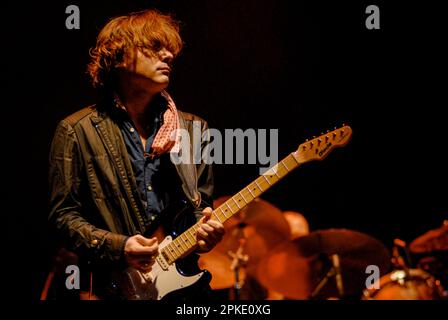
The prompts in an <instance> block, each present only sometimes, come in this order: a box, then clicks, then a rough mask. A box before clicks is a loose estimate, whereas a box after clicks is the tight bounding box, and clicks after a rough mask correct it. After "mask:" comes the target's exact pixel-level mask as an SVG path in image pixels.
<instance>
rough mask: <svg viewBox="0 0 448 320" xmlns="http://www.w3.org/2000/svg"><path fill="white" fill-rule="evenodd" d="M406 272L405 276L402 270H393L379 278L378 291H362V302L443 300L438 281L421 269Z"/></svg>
mask: <svg viewBox="0 0 448 320" xmlns="http://www.w3.org/2000/svg"><path fill="white" fill-rule="evenodd" d="M408 272H409V274H406V272H405V271H404V270H395V271H393V272H391V273H389V274H387V275H385V276H383V277H381V278H380V280H379V288H378V289H375V288H370V289H366V290H364V292H363V300H441V299H444V298H443V293H444V290H443V288H442V286H441V284H440V281H438V280H435V279H434V277H432V276H431V275H430V274H429V273H427V272H425V271H423V270H421V269H409V270H408ZM377 285H378V283H377ZM373 287H375V286H373Z"/></svg>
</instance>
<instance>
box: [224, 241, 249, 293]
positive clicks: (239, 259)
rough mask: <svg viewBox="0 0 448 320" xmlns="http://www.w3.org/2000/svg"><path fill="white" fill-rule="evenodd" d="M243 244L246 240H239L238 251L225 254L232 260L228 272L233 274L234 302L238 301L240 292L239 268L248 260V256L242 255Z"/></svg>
mask: <svg viewBox="0 0 448 320" xmlns="http://www.w3.org/2000/svg"><path fill="white" fill-rule="evenodd" d="M245 243H246V240H245V239H244V238H241V239H240V245H239V247H238V250H237V251H236V252H233V251H231V250H229V251H228V252H227V254H228V255H229V256H230V257H231V258H232V264H231V265H230V270H232V271H233V272H234V274H235V284H234V286H233V288H234V294H235V300H240V290H241V283H240V279H239V270H240V267H242V266H245V265H246V263H247V261H248V260H249V256H248V255H247V254H243V250H244V245H245Z"/></svg>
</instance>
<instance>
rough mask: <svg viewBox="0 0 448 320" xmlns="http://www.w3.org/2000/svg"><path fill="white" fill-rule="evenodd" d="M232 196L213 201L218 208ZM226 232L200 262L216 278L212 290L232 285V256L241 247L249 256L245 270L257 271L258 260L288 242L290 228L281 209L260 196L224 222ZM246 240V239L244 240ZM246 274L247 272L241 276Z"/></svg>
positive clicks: (203, 255) (202, 255) (243, 252)
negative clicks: (277, 246)
mask: <svg viewBox="0 0 448 320" xmlns="http://www.w3.org/2000/svg"><path fill="white" fill-rule="evenodd" d="M229 198H230V197H229V196H224V197H221V198H218V199H216V200H215V202H214V207H215V208H217V207H218V206H220V205H221V204H222V203H224V202H225V201H226V200H227V199H229ZM224 229H225V231H226V233H225V235H224V237H223V239H222V240H221V242H219V243H218V244H217V245H216V247H215V248H214V249H213V250H212V251H211V252H209V253H205V254H201V257H200V259H199V265H200V266H201V264H202V265H203V266H208V267H205V268H206V269H208V270H209V271H210V272H211V274H212V276H213V278H215V280H212V284H211V287H212V289H222V288H230V287H231V286H232V285H233V281H234V280H235V276H234V273H233V272H232V271H231V270H230V267H231V264H232V258H231V257H230V255H229V253H235V252H237V251H238V249H239V248H240V246H242V247H241V248H240V251H241V254H242V255H247V258H248V260H247V262H246V263H245V264H244V269H246V270H245V271H247V273H255V272H256V270H257V265H258V262H259V261H260V260H261V259H262V258H263V257H264V256H265V255H266V254H267V253H268V252H269V251H270V250H271V249H272V248H274V247H275V246H276V245H278V244H280V243H282V242H285V241H288V240H289V237H290V229H289V225H288V222H287V221H286V219H285V218H284V216H283V213H282V211H281V210H280V209H278V208H277V207H275V206H274V205H272V204H270V203H269V202H267V201H265V200H262V199H260V198H257V199H254V200H253V201H252V202H250V203H249V204H248V205H247V206H246V207H245V208H243V209H242V210H241V211H240V212H238V213H236V214H235V215H234V216H233V217H231V218H230V219H229V220H227V221H226V222H224ZM242 240H243V241H242ZM242 276H244V275H242Z"/></svg>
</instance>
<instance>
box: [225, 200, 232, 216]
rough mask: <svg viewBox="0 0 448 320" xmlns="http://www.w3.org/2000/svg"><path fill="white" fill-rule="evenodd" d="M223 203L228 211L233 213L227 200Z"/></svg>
mask: <svg viewBox="0 0 448 320" xmlns="http://www.w3.org/2000/svg"><path fill="white" fill-rule="evenodd" d="M225 205H226V206H227V208H229V210H230V213H231V214H233V211H232V209H231V208H230V206H229V204H228V203H227V201H226V202H225Z"/></svg>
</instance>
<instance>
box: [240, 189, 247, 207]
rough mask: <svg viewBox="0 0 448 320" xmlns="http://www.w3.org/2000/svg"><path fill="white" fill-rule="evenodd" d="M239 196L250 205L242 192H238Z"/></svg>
mask: <svg viewBox="0 0 448 320" xmlns="http://www.w3.org/2000/svg"><path fill="white" fill-rule="evenodd" d="M238 194H239V195H240V196H241V199H243V200H244V202H246V204H248V203H249V202H247V200H246V199H245V198H244V195H243V194H242V192H241V191H240V192H238Z"/></svg>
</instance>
